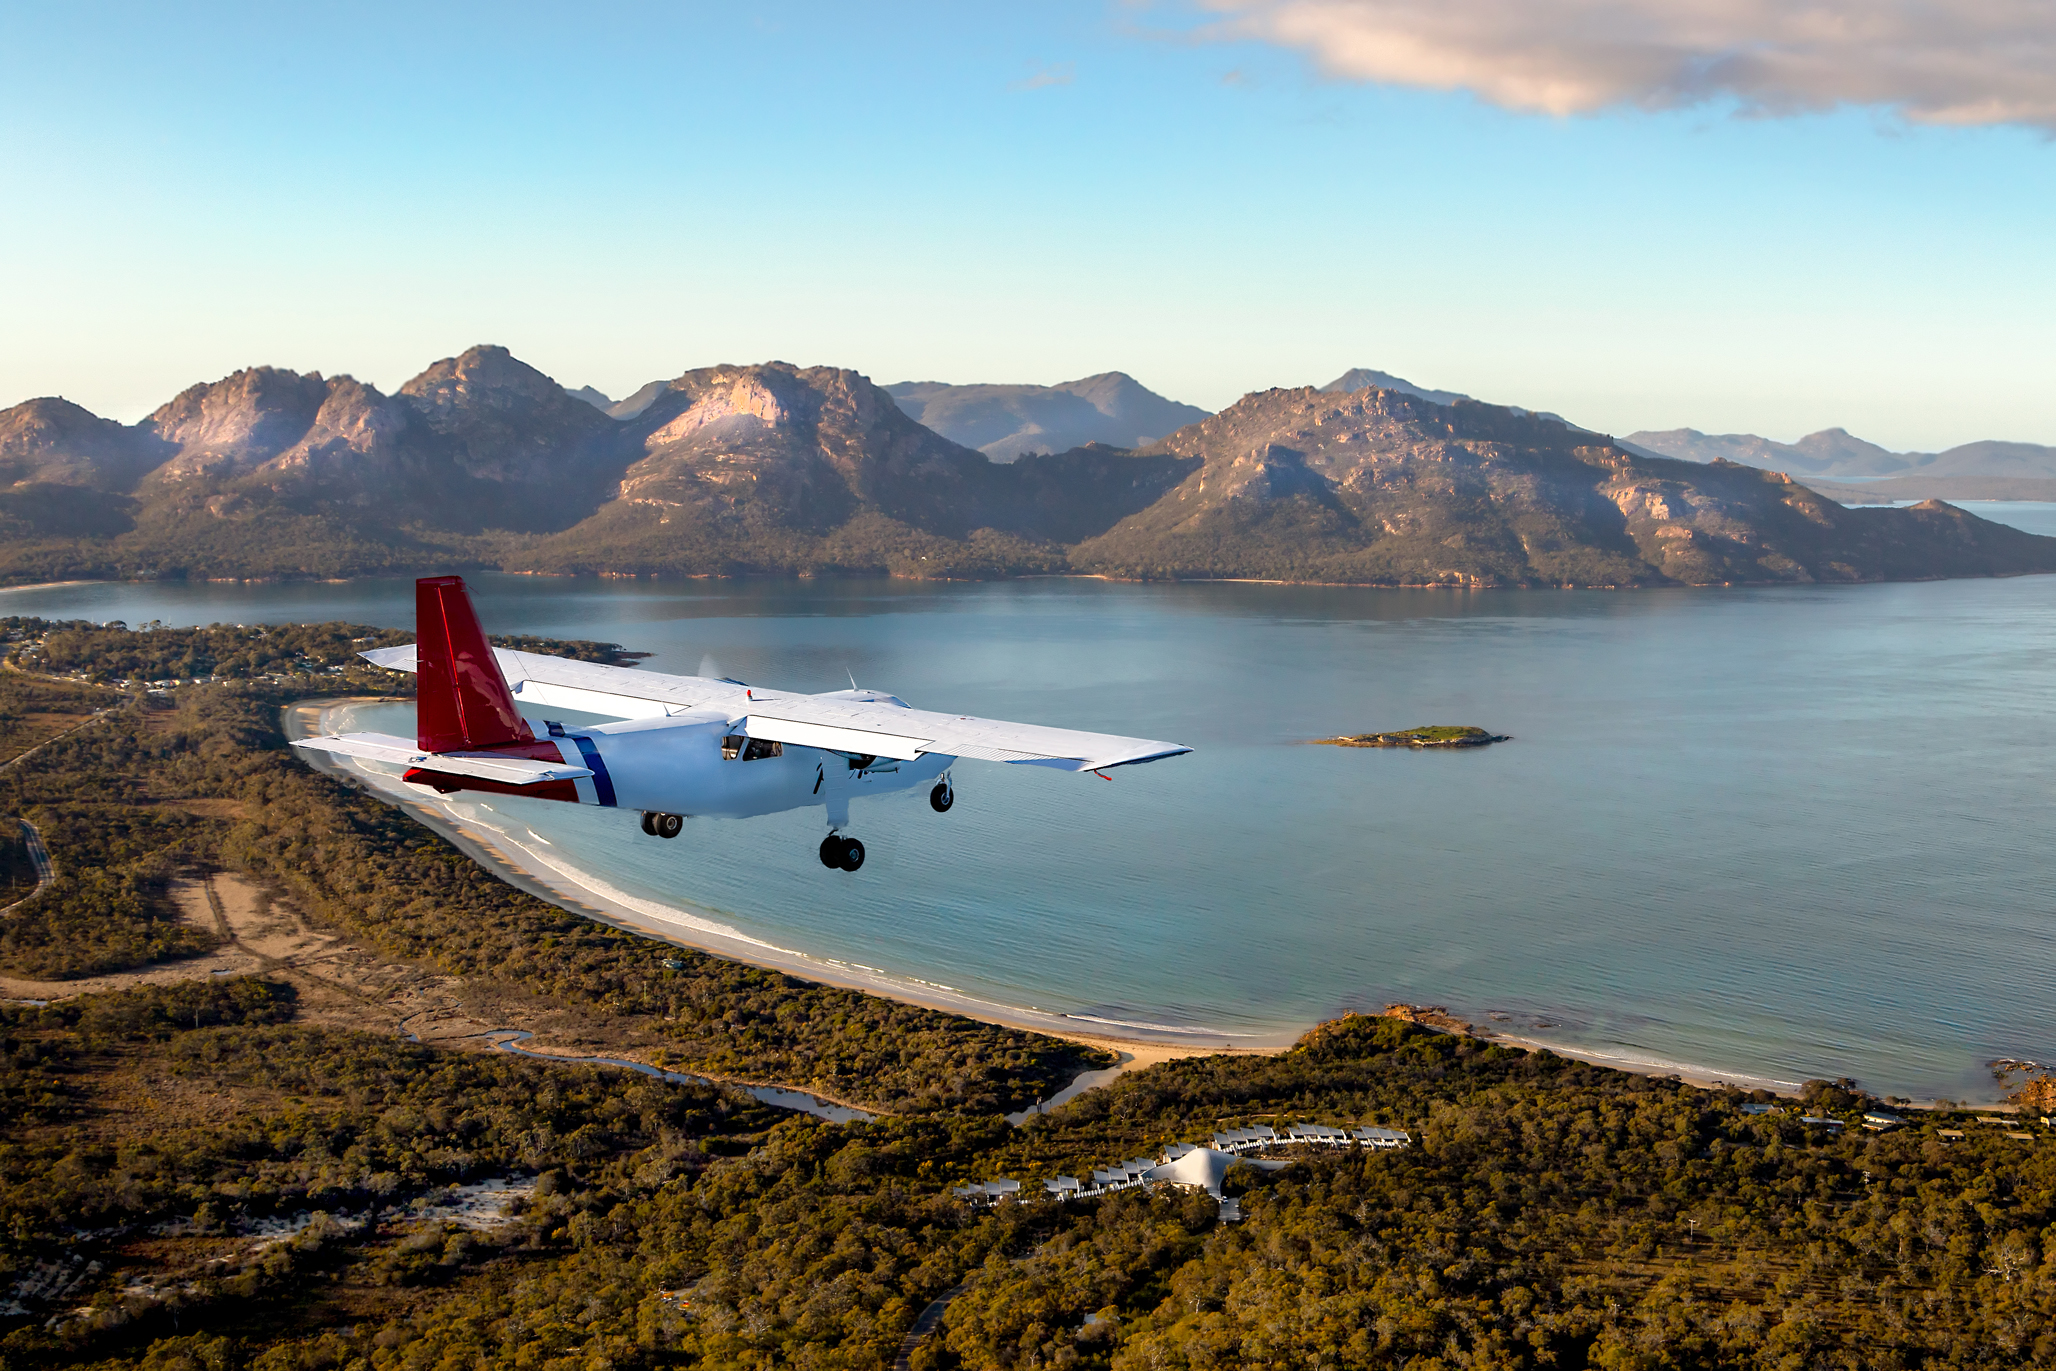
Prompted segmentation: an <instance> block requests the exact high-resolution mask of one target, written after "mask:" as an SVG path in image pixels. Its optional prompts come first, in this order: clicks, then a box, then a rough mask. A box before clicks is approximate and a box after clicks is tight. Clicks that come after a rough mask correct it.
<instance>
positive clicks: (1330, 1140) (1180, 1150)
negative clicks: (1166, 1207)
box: [950, 1124, 1413, 1222]
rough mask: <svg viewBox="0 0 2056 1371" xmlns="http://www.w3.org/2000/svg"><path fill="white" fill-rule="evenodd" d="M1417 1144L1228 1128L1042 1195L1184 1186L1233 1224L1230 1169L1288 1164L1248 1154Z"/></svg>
mask: <svg viewBox="0 0 2056 1371" xmlns="http://www.w3.org/2000/svg"><path fill="white" fill-rule="evenodd" d="M1412 1141H1413V1139H1412V1138H1410V1137H1409V1136H1408V1135H1407V1133H1406V1131H1405V1130H1404V1129H1399V1128H1372V1127H1366V1128H1354V1129H1341V1128H1333V1127H1330V1126H1329V1125H1327V1124H1293V1125H1291V1126H1290V1127H1289V1128H1287V1129H1286V1130H1285V1131H1284V1132H1283V1133H1280V1132H1278V1131H1277V1130H1276V1129H1274V1128H1272V1127H1270V1126H1269V1125H1267V1124H1257V1125H1255V1126H1254V1127H1250V1128H1227V1129H1223V1130H1221V1131H1220V1132H1218V1133H1216V1134H1214V1135H1213V1137H1212V1138H1211V1139H1210V1140H1209V1143H1208V1145H1206V1146H1197V1145H1195V1144H1193V1143H1172V1144H1171V1145H1170V1146H1169V1147H1166V1148H1165V1149H1164V1151H1163V1155H1162V1156H1161V1157H1159V1158H1158V1159H1157V1160H1155V1161H1153V1162H1152V1161H1148V1160H1145V1159H1143V1158H1141V1157H1132V1158H1130V1159H1129V1160H1127V1161H1125V1162H1116V1163H1115V1164H1114V1165H1112V1166H1109V1167H1105V1168H1098V1167H1095V1168H1094V1169H1093V1171H1092V1173H1091V1179H1090V1180H1086V1181H1081V1180H1079V1179H1078V1178H1077V1177H1075V1176H1053V1177H1051V1178H1050V1179H1048V1180H1046V1181H1044V1182H1043V1183H1042V1190H1043V1195H1044V1197H1045V1198H1047V1199H1053V1200H1076V1199H1091V1198H1093V1197H1094V1196H1097V1195H1110V1194H1112V1193H1113V1192H1114V1191H1116V1190H1127V1189H1131V1188H1133V1187H1135V1186H1152V1185H1158V1184H1168V1185H1178V1186H1185V1187H1188V1188H1190V1189H1194V1190H1204V1191H1206V1192H1207V1193H1208V1194H1210V1195H1212V1196H1213V1197H1214V1198H1215V1199H1216V1200H1218V1201H1219V1202H1220V1205H1221V1217H1222V1218H1223V1219H1227V1220H1229V1221H1231V1222H1232V1221H1234V1220H1237V1219H1240V1218H1241V1217H1242V1205H1241V1202H1240V1201H1239V1200H1235V1199H1231V1198H1229V1197H1227V1196H1225V1195H1223V1194H1222V1193H1221V1179H1222V1177H1224V1176H1225V1175H1226V1174H1227V1172H1228V1168H1229V1167H1231V1166H1234V1165H1236V1164H1238V1163H1246V1164H1249V1165H1254V1166H1258V1167H1262V1168H1264V1169H1265V1170H1273V1169H1276V1168H1278V1167H1281V1166H1284V1165H1286V1163H1285V1162H1283V1161H1276V1160H1257V1159H1253V1158H1250V1157H1248V1156H1247V1155H1246V1154H1248V1153H1251V1152H1259V1151H1262V1150H1264V1149H1265V1148H1270V1147H1280V1146H1293V1145H1298V1146H1307V1147H1333V1148H1349V1147H1365V1148H1369V1149H1371V1150H1373V1151H1378V1152H1387V1151H1391V1150H1392V1149H1394V1148H1400V1147H1405V1146H1407V1145H1408V1144H1409V1143H1411V1142H1412ZM950 1193H951V1194H952V1195H955V1196H956V1197H957V1198H958V1199H960V1200H969V1201H970V1202H971V1203H972V1204H997V1203H999V1202H1000V1201H1001V1200H1003V1199H1006V1198H1008V1197H1010V1196H1011V1197H1014V1198H1019V1196H1020V1194H1021V1183H1020V1182H1019V1181H1013V1180H998V1181H973V1182H971V1183H970V1184H969V1185H960V1186H957V1187H956V1188H955V1189H953V1190H952V1191H950Z"/></svg>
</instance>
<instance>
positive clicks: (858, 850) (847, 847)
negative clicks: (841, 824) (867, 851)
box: [838, 838, 864, 871]
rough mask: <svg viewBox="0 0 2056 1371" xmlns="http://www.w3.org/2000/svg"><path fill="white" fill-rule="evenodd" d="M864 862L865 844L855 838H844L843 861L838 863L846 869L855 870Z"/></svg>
mask: <svg viewBox="0 0 2056 1371" xmlns="http://www.w3.org/2000/svg"><path fill="white" fill-rule="evenodd" d="M863 864H864V845H863V844H862V843H860V842H858V841H857V840H856V839H855V838H844V839H843V840H842V861H841V862H839V863H838V865H840V866H841V867H842V869H843V870H844V871H855V870H856V869H857V868H858V867H860V866H862V865H863Z"/></svg>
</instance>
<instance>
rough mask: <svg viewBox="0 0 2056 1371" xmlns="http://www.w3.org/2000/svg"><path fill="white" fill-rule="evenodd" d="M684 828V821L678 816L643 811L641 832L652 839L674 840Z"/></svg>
mask: <svg viewBox="0 0 2056 1371" xmlns="http://www.w3.org/2000/svg"><path fill="white" fill-rule="evenodd" d="M684 828H685V820H684V818H683V817H681V816H680V815H677V814H653V813H651V812H650V811H649V810H647V809H646V810H644V811H643V832H645V833H647V834H649V835H650V836H651V837H652V838H676V837H677V836H678V835H679V833H680V832H682V831H683V830H684Z"/></svg>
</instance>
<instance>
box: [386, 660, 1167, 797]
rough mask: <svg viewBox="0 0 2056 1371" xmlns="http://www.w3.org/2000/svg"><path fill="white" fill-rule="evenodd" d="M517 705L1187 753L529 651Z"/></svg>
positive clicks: (1099, 767) (516, 673)
mask: <svg viewBox="0 0 2056 1371" xmlns="http://www.w3.org/2000/svg"><path fill="white" fill-rule="evenodd" d="M493 655H494V656H495V657H497V658H498V659H499V663H500V670H501V671H502V672H503V673H504V674H505V675H506V677H507V684H508V686H509V687H510V688H511V689H512V690H513V692H514V698H515V699H516V700H518V701H522V702H524V703H534V704H541V705H557V706H561V707H562V708H565V709H576V710H581V711H584V712H587V713H592V714H606V715H611V716H613V717H615V718H620V719H657V718H664V717H666V716H669V715H673V714H683V713H686V712H688V711H700V710H709V709H712V710H720V711H723V712H725V713H726V714H727V715H728V717H729V719H730V720H731V722H733V723H736V724H739V725H740V726H741V728H742V731H743V732H744V733H746V734H747V735H748V736H750V737H752V738H763V739H765V740H766V741H769V742H777V743H791V744H792V745H794V746H795V747H818V748H826V749H828V750H830V751H834V752H849V753H855V754H858V755H863V756H871V757H890V758H896V759H898V760H901V761H911V760H912V759H914V758H916V757H919V756H922V755H924V754H930V753H932V754H935V755H938V756H949V757H969V758H972V759H974V760H976V761H985V762H1009V763H1014V764H1017V765H1027V766H1048V767H1055V768H1057V769H1059V770H1062V771H1104V770H1105V769H1107V768H1108V767H1115V766H1136V765H1140V764H1141V763H1143V762H1154V761H1159V760H1161V759H1162V758H1165V757H1175V756H1178V755H1179V754H1180V753H1184V752H1190V751H1191V750H1192V749H1191V748H1189V747H1184V746H1181V745H1180V744H1177V743H1166V742H1158V741H1155V740H1153V739H1149V738H1124V737H1120V736H1118V735H1115V734H1110V733H1085V732H1080V731H1078V730H1076V729H1068V728H1045V727H1043V726H1041V725H1039V724H1017V723H1009V722H1006V721H1004V720H1000V719H980V718H974V717H972V716H971V715H967V714H939V713H935V712H933V711H930V710H923V709H909V708H908V707H907V706H905V705H904V704H901V703H900V702H899V701H898V700H896V699H893V698H892V697H891V696H879V695H877V694H876V693H875V692H871V691H850V692H842V691H837V692H834V693H831V694H827V695H795V694H789V693H787V692H785V691H777V690H758V689H755V688H752V687H748V686H741V685H737V684H735V683H734V682H732V681H717V680H711V679H709V678H707V677H705V676H667V675H665V674H663V673H662V672H656V671H638V670H635V669H634V668H631V667H618V666H599V665H596V664H595V663H592V662H574V661H570V660H568V659H566V658H562V657H544V656H540V655H538V654H536V653H533V652H512V651H509V650H508V649H506V648H495V649H493ZM363 656H364V657H365V658H366V659H367V660H369V661H372V662H374V663H376V664H377V665H379V666H383V667H390V668H391V669H393V670H395V671H412V670H414V649H413V648H412V647H396V648H381V649H378V650H376V651H372V652H366V653H364V654H363Z"/></svg>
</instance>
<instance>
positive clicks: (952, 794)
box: [928, 781, 957, 814]
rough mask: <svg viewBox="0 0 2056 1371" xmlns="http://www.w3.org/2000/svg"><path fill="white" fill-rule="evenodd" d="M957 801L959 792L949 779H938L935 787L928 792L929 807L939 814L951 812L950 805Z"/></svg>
mask: <svg viewBox="0 0 2056 1371" xmlns="http://www.w3.org/2000/svg"><path fill="white" fill-rule="evenodd" d="M956 802H957V792H956V791H954V790H952V789H951V788H950V783H949V782H948V781H937V782H936V783H935V789H933V790H931V791H929V792H928V807H929V808H930V809H932V810H934V811H935V812H936V813H937V814H947V813H949V807H950V806H951V805H953V804H955V803H956Z"/></svg>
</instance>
